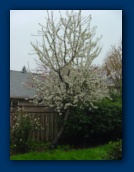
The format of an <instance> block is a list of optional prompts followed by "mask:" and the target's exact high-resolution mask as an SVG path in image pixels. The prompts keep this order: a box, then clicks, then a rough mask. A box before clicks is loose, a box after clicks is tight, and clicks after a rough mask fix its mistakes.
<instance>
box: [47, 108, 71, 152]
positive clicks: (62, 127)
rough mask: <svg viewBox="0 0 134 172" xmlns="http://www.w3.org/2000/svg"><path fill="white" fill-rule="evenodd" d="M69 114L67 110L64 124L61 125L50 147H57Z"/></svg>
mask: <svg viewBox="0 0 134 172" xmlns="http://www.w3.org/2000/svg"><path fill="white" fill-rule="evenodd" d="M68 116H69V110H67V111H66V114H65V117H64V120H63V125H62V126H61V129H60V131H59V132H58V134H57V135H56V137H55V138H54V140H53V142H52V143H51V145H50V149H55V147H56V145H57V143H58V141H59V140H60V138H61V136H62V134H63V132H64V129H65V123H66V121H67V119H68Z"/></svg>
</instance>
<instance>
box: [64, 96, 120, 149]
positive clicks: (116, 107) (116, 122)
mask: <svg viewBox="0 0 134 172" xmlns="http://www.w3.org/2000/svg"><path fill="white" fill-rule="evenodd" d="M96 106H97V108H93V109H90V108H89V109H90V110H89V109H87V108H85V109H84V110H82V109H80V108H73V109H71V115H70V118H69V120H68V121H67V123H66V130H65V133H64V138H63V139H62V141H63V143H64V142H66V143H67V142H69V143H70V144H76V145H78V144H80V145H82V144H83V146H89V145H92V144H100V143H104V142H107V141H109V140H116V139H117V138H121V135H122V103H121V98H119V97H118V98H115V99H113V100H109V99H104V100H103V101H101V102H99V103H97V104H96Z"/></svg>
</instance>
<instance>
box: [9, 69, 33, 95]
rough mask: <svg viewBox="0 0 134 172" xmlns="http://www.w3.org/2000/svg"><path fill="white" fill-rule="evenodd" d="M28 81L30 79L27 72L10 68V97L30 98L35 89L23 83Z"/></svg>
mask: <svg viewBox="0 0 134 172" xmlns="http://www.w3.org/2000/svg"><path fill="white" fill-rule="evenodd" d="M28 81H30V74H29V73H27V72H24V73H23V72H21V71H13V70H10V98H32V97H33V96H34V95H35V91H34V90H31V89H29V88H28V87H26V86H24V84H23V83H26V82H28Z"/></svg>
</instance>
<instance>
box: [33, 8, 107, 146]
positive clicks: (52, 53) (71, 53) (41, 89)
mask: <svg viewBox="0 0 134 172" xmlns="http://www.w3.org/2000/svg"><path fill="white" fill-rule="evenodd" d="M59 13H60V12H59ZM47 14H48V15H47V18H46V24H45V25H41V24H40V26H41V31H40V32H39V34H40V35H42V39H43V41H42V44H39V43H37V44H34V43H31V44H32V46H33V48H34V51H35V53H36V54H37V55H38V57H39V61H40V62H41V64H42V66H43V71H44V72H41V74H40V77H37V76H36V75H34V76H33V78H32V79H33V86H34V88H35V89H36V95H35V96H34V100H33V103H35V104H39V103H40V104H44V105H45V106H46V105H47V106H49V107H51V108H54V109H55V110H56V111H57V112H58V113H59V115H64V120H63V125H62V126H61V129H60V130H59V132H58V134H57V136H56V137H55V139H54V140H53V143H52V146H55V145H56V144H57V142H58V140H59V139H60V137H61V136H62V134H63V132H64V129H65V122H66V121H67V120H68V117H69V115H70V114H69V109H70V107H75V106H79V107H81V108H83V107H85V106H90V107H94V103H95V102H97V101H99V100H101V99H102V98H104V97H108V89H107V86H106V84H105V81H104V80H103V78H102V77H101V71H100V70H98V68H94V67H93V66H92V61H93V60H94V59H95V58H96V57H97V56H98V55H99V53H100V51H101V48H100V47H99V45H98V43H99V41H100V39H101V37H99V38H98V37H97V38H96V37H95V35H96V27H91V16H90V15H89V16H87V17H83V16H82V12H81V11H79V12H75V11H66V17H63V16H62V14H61V13H60V19H59V21H55V19H54V15H53V12H51V13H50V12H47ZM98 71H99V72H98Z"/></svg>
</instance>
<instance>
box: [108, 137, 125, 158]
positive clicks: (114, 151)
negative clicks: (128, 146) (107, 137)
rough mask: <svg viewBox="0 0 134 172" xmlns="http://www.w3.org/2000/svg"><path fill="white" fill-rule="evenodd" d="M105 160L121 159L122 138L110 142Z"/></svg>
mask: <svg viewBox="0 0 134 172" xmlns="http://www.w3.org/2000/svg"><path fill="white" fill-rule="evenodd" d="M106 159H107V160H122V140H118V141H117V142H116V143H114V144H112V148H111V150H110V151H109V152H108V154H107V157H106Z"/></svg>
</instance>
